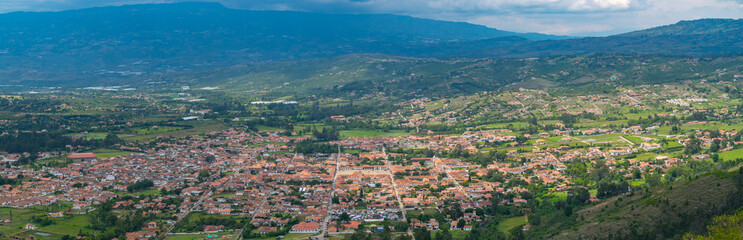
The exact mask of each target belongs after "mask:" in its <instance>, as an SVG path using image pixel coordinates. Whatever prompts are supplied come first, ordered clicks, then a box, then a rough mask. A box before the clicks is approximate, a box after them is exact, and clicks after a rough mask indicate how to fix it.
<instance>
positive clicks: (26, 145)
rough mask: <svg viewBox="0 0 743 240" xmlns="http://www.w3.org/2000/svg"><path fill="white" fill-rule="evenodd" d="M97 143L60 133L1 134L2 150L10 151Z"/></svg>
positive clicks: (0, 146) (27, 150) (38, 150)
mask: <svg viewBox="0 0 743 240" xmlns="http://www.w3.org/2000/svg"><path fill="white" fill-rule="evenodd" d="M97 143H98V142H97V141H88V140H85V139H82V138H81V139H72V138H71V137H68V136H64V135H62V134H59V133H18V134H8V135H3V136H0V150H2V151H5V152H9V153H24V152H29V153H35V152H42V151H53V150H60V149H64V148H65V146H67V145H71V146H78V145H80V146H92V145H96V144H97ZM100 144H102V142H100Z"/></svg>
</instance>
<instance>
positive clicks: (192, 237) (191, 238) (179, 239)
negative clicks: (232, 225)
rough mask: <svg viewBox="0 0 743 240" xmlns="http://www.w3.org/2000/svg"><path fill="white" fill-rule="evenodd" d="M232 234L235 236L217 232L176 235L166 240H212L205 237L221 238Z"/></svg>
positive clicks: (169, 236)
mask: <svg viewBox="0 0 743 240" xmlns="http://www.w3.org/2000/svg"><path fill="white" fill-rule="evenodd" d="M232 234H235V232H219V233H210V234H178V235H168V240H197V239H214V238H207V237H206V235H217V236H219V237H222V236H226V235H232Z"/></svg>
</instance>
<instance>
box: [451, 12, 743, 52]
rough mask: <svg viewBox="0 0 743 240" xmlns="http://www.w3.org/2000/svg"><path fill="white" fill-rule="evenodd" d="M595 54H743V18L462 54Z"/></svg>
mask: <svg viewBox="0 0 743 240" xmlns="http://www.w3.org/2000/svg"><path fill="white" fill-rule="evenodd" d="M593 53H621V54H660V55H684V56H694V55H705V54H743V20H733V19H700V20H694V21H681V22H679V23H676V24H672V25H668V26H662V27H656V28H651V29H647V30H641V31H635V32H630V33H625V34H619V35H614V36H608V37H589V38H576V39H565V40H545V41H536V42H524V43H523V44H518V45H513V46H507V45H506V46H494V47H492V48H489V49H481V50H478V51H472V52H466V53H460V54H459V55H460V56H469V57H504V56H505V57H540V56H552V55H581V54H593Z"/></svg>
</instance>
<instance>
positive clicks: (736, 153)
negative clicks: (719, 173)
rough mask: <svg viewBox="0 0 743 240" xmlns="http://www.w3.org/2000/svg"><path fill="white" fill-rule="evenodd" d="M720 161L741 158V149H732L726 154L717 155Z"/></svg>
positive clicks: (742, 156)
mask: <svg viewBox="0 0 743 240" xmlns="http://www.w3.org/2000/svg"><path fill="white" fill-rule="evenodd" d="M718 155H719V156H720V159H722V160H725V161H730V160H735V159H737V158H743V148H739V149H733V150H730V151H727V152H721V153H718Z"/></svg>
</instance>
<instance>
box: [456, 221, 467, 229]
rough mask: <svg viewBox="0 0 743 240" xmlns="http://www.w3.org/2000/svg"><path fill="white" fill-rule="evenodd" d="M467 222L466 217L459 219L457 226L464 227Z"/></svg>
mask: <svg viewBox="0 0 743 240" xmlns="http://www.w3.org/2000/svg"><path fill="white" fill-rule="evenodd" d="M466 224H467V222H465V221H464V219H459V222H457V228H459V229H462V228H463V227H464V225H466Z"/></svg>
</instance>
